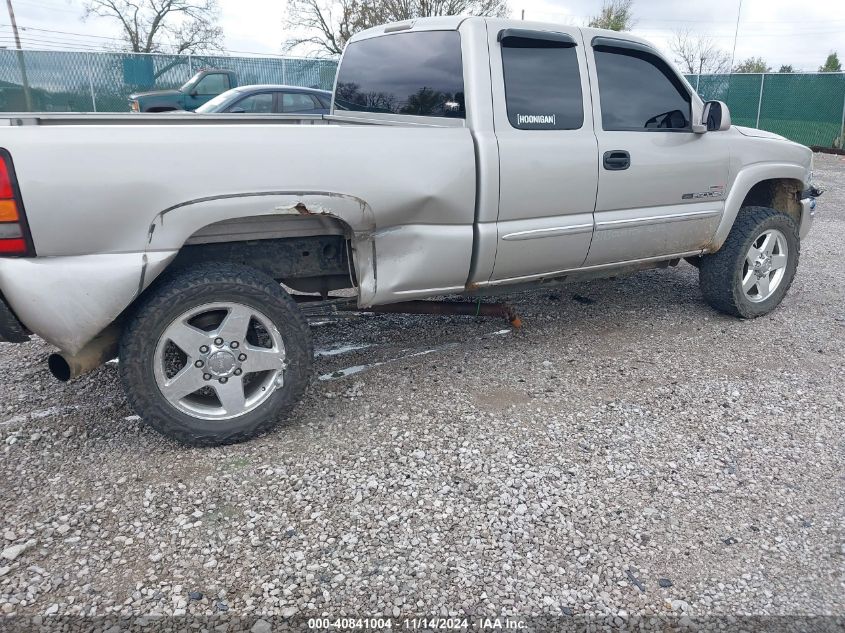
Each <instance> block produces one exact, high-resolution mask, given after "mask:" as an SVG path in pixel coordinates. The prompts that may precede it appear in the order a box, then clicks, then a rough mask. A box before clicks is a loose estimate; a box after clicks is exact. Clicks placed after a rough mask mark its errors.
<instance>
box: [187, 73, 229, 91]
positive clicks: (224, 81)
mask: <svg viewBox="0 0 845 633" xmlns="http://www.w3.org/2000/svg"><path fill="white" fill-rule="evenodd" d="M228 89H229V75H227V74H225V73H213V74H211V75H206V76H205V77H203V78H202V79H200V80H199V82H198V83H197V85H196V87H195V88H194V90H196V91H197V94H198V95H218V94H220V93H221V92H225V91H227V90H228Z"/></svg>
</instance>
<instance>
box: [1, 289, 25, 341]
mask: <svg viewBox="0 0 845 633" xmlns="http://www.w3.org/2000/svg"><path fill="white" fill-rule="evenodd" d="M28 340H29V334H28V333H27V331H26V328H25V327H24V326H23V324H21V322H20V321H18V318H17V317H16V316H15V315H14V314H13V313H12V310H11V308H9V306H8V305H7V304H6V301H5V300H4V299H3V295H0V343H26V342H27V341H28Z"/></svg>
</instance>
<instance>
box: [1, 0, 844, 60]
mask: <svg viewBox="0 0 845 633" xmlns="http://www.w3.org/2000/svg"><path fill="white" fill-rule="evenodd" d="M219 2H220V6H221V10H222V16H221V26H222V27H223V30H224V32H225V36H226V47H227V49H229V50H230V51H232V52H233V53H234V52H236V51H237V52H255V53H266V54H273V53H278V52H279V51H280V43H281V41H282V39H283V37H284V34H283V32H282V27H281V21H282V15H283V12H284V10H285V6H286V1H285V0H219ZM13 3H14V7H15V12H16V14H17V19H18V25H19V26H20V27H24V28H25V27H30V28H31V30H29V31H23V32H22V36H23V37H24V38H25V44H24V47H25V48H50V49H58V48H61V47H63V46H66V45H69V44H71V45H73V46H74V47H77V48H80V47H90V48H102V47H103V45H104V44H109V42H110V40H107V39H102V38H105V37H117V36H119V31H118V28H117V26H116V25H115V24H112V23H111V22H109V21H108V20H104V19H102V18H100V19H89V20H87V21H82V0H13ZM3 4H4V3H3ZM3 4H0V24H2V26H0V45H3V46H10V45H12V40H11V29H10V27H9V20H8V15H7V14H6V10H5V6H3ZM600 6H601V0H511V8H512V13H513V17H519V16H520V15H521V13H522V10H523V9H524V10H525V18H526V19H529V20H543V21H549V22H561V23H569V24H573V23H574V24H584V23H585V22H586V21H587V19H588V18H589V16H591V15H593V14H594V13H596V12H597V10H598V9H599V7H600ZM738 7H739V0H708V1H706V2H695V1H690V0H635V2H634V12H635V15H636V18H637V25H636V27H635V28H634V32H635V33H637V34H638V35H641V36H643V37H646V38H648V39H650V40H652V41H653V42H654V43H655V44H656V45H658V46H660V47H661V48H663V49H664V50H666V49H667V45H668V41H669V40H670V39H671V37H672V34H673V32H675V31H677V30H679V29H685V28H689V29H690V30H691V31H692V32H694V33H697V34H701V35H707V36H710V37H712V38H714V39H715V40H716V42H717V43H718V44H719V45H720V46H721V47H722V48H724V49H725V50H727V51H728V52H730V50H731V48H732V47H733V42H734V29H735V27H736V16H737V9H738ZM34 29H44V30H41V31H36V30H34ZM56 31H63V32H64V33H57V32H56ZM836 49H839V53H840V56H841V58H842V59H843V60H845V0H805V1H801V2H799V0H743V2H742V13H741V17H740V24H739V38H738V40H737V46H736V60H737V62H738V61H741V60H743V59H745V58H747V57H750V56H758V55H759V56H761V57H763V58H764V59H765V60H766V61H767V62H768V64H769V65H770V66H772V67H773V68H774V69H775V70H777V68H779V67H780V65H781V64H791V65H792V66H794V67H795V68H796V69H799V68H800V69H804V70H817V69H818V67H819V66H820V65H821V64H822V63H823V62H824V59H825V57H826V56H827V54H828V53H829V52H830V51H832V50H836Z"/></svg>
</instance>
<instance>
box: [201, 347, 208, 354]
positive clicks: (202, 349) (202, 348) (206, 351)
mask: <svg viewBox="0 0 845 633" xmlns="http://www.w3.org/2000/svg"><path fill="white" fill-rule="evenodd" d="M200 354H208V345H203V346H202V347H200Z"/></svg>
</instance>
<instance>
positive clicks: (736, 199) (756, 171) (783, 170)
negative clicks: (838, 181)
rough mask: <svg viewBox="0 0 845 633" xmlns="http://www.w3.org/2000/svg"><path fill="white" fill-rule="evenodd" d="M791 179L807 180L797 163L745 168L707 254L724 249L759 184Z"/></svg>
mask: <svg viewBox="0 0 845 633" xmlns="http://www.w3.org/2000/svg"><path fill="white" fill-rule="evenodd" d="M774 179H789V180H797V181H799V182H804V181H805V180H806V179H807V172H806V171H805V169H804V168H803V167H802V166H800V165H796V164H795V163H755V164H752V165H748V166H747V167H744V168H743V169H742V170H740V172H739V173H738V174H737V175H736V178H734V181H733V185H732V186H731V188H730V191H729V192H728V196H727V198H726V199H725V210H724V212H723V213H722V219H721V221H720V222H719V226H718V227H717V228H716V232H715V233H714V234H713V237H712V238H711V239H710V243H709V244H708V245H707V248H705V252H711V253H712V252H715V251H717V250H719V249H720V248H722V244H724V243H725V240H726V239H727V238H728V234H729V233H730V232H731V228H733V225H734V221H735V220H736V216H737V215H739V210H740V208H741V207H742V202H743V200H745V197H746V196H747V195H748V192H749V191H751V188H752V187H754V185H756V184H757V183H759V182H762V181H764V180H774Z"/></svg>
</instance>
